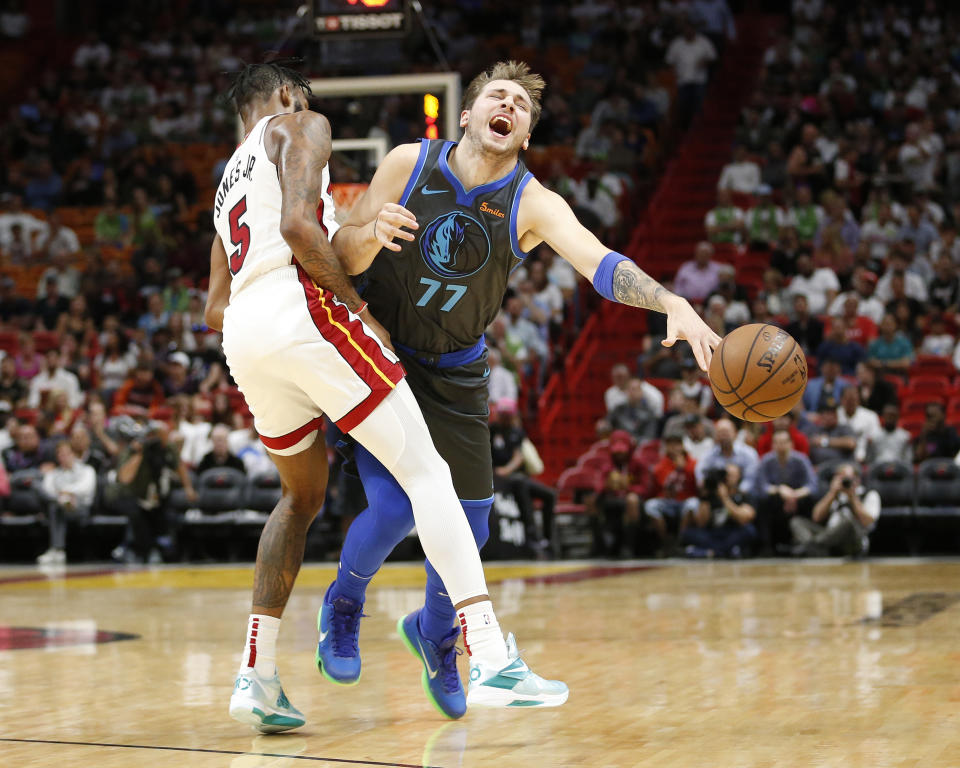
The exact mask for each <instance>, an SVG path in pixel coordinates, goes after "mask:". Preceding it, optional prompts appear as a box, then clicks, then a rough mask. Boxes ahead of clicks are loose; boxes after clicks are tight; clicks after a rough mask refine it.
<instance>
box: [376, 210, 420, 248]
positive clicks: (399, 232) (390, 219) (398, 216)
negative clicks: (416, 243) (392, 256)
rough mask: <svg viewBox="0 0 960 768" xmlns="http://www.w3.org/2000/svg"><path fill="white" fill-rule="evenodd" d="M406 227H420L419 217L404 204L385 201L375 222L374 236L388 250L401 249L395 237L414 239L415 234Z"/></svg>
mask: <svg viewBox="0 0 960 768" xmlns="http://www.w3.org/2000/svg"><path fill="white" fill-rule="evenodd" d="M404 227H407V228H408V229H419V228H420V225H419V224H417V217H416V216H414V215H413V214H412V213H410V211H408V210H407V209H406V208H404V207H403V206H402V205H397V204H396V203H384V204H383V208H381V209H380V213H378V214H377V218H376V219H375V220H374V222H373V236H374V237H375V238H377V242H378V243H380V245H382V246H383V247H384V248H386V249H387V250H389V251H399V250H400V244H399V243H395V242H393V240H394V238H399V239H400V240H409V241H410V242H413V240H414V234H413V233H412V232H407V230H406V229H404Z"/></svg>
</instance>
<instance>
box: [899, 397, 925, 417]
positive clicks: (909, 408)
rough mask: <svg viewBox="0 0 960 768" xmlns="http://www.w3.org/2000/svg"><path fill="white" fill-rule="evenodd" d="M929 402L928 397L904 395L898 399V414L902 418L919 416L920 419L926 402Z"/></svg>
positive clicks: (923, 413)
mask: <svg viewBox="0 0 960 768" xmlns="http://www.w3.org/2000/svg"><path fill="white" fill-rule="evenodd" d="M929 402H930V398H929V397H922V398H915V399H910V398H906V397H904V398H902V399H901V401H900V415H901V416H902V417H903V418H906V417H907V416H911V417H912V416H919V417H920V418H921V419H922V418H923V417H924V415H925V414H926V412H927V403H929Z"/></svg>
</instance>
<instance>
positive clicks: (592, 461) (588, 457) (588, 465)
mask: <svg viewBox="0 0 960 768" xmlns="http://www.w3.org/2000/svg"><path fill="white" fill-rule="evenodd" d="M609 463H610V458H609V456H605V455H603V454H602V453H590V452H589V451H588V452H587V453H585V454H583V456H581V457H580V458H579V459H577V467H579V468H580V469H587V470H590V471H591V472H600V471H602V470H603V468H604V467H605V466H607V464H609Z"/></svg>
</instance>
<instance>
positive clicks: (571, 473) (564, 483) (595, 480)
mask: <svg viewBox="0 0 960 768" xmlns="http://www.w3.org/2000/svg"><path fill="white" fill-rule="evenodd" d="M602 487H603V478H602V477H601V476H600V473H599V472H596V471H594V470H590V469H584V468H583V467H570V468H569V469H565V470H564V471H563V472H562V473H561V474H560V477H559V478H558V479H557V490H559V491H569V492H572V493H573V496H574V498H577V497H578V496H579V495H582V494H583V493H596V492H597V491H599V490H600V489H601V488H602Z"/></svg>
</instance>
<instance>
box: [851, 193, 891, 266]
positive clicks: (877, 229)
mask: <svg viewBox="0 0 960 768" xmlns="http://www.w3.org/2000/svg"><path fill="white" fill-rule="evenodd" d="M899 233H900V227H899V226H898V225H897V222H896V221H895V220H894V218H893V211H892V210H891V208H890V205H889V204H888V203H881V204H880V206H879V207H878V208H877V217H876V218H875V219H869V220H868V221H866V222H865V223H864V225H863V226H862V227H861V228H860V242H861V243H864V242H865V243H867V245H868V246H869V248H870V256H871V257H872V258H873V259H875V260H877V261H884V260H886V258H887V255H888V254H889V252H890V249H891V248H892V246H893V244H894V243H895V242H896V241H897V237H898V235H899Z"/></svg>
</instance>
